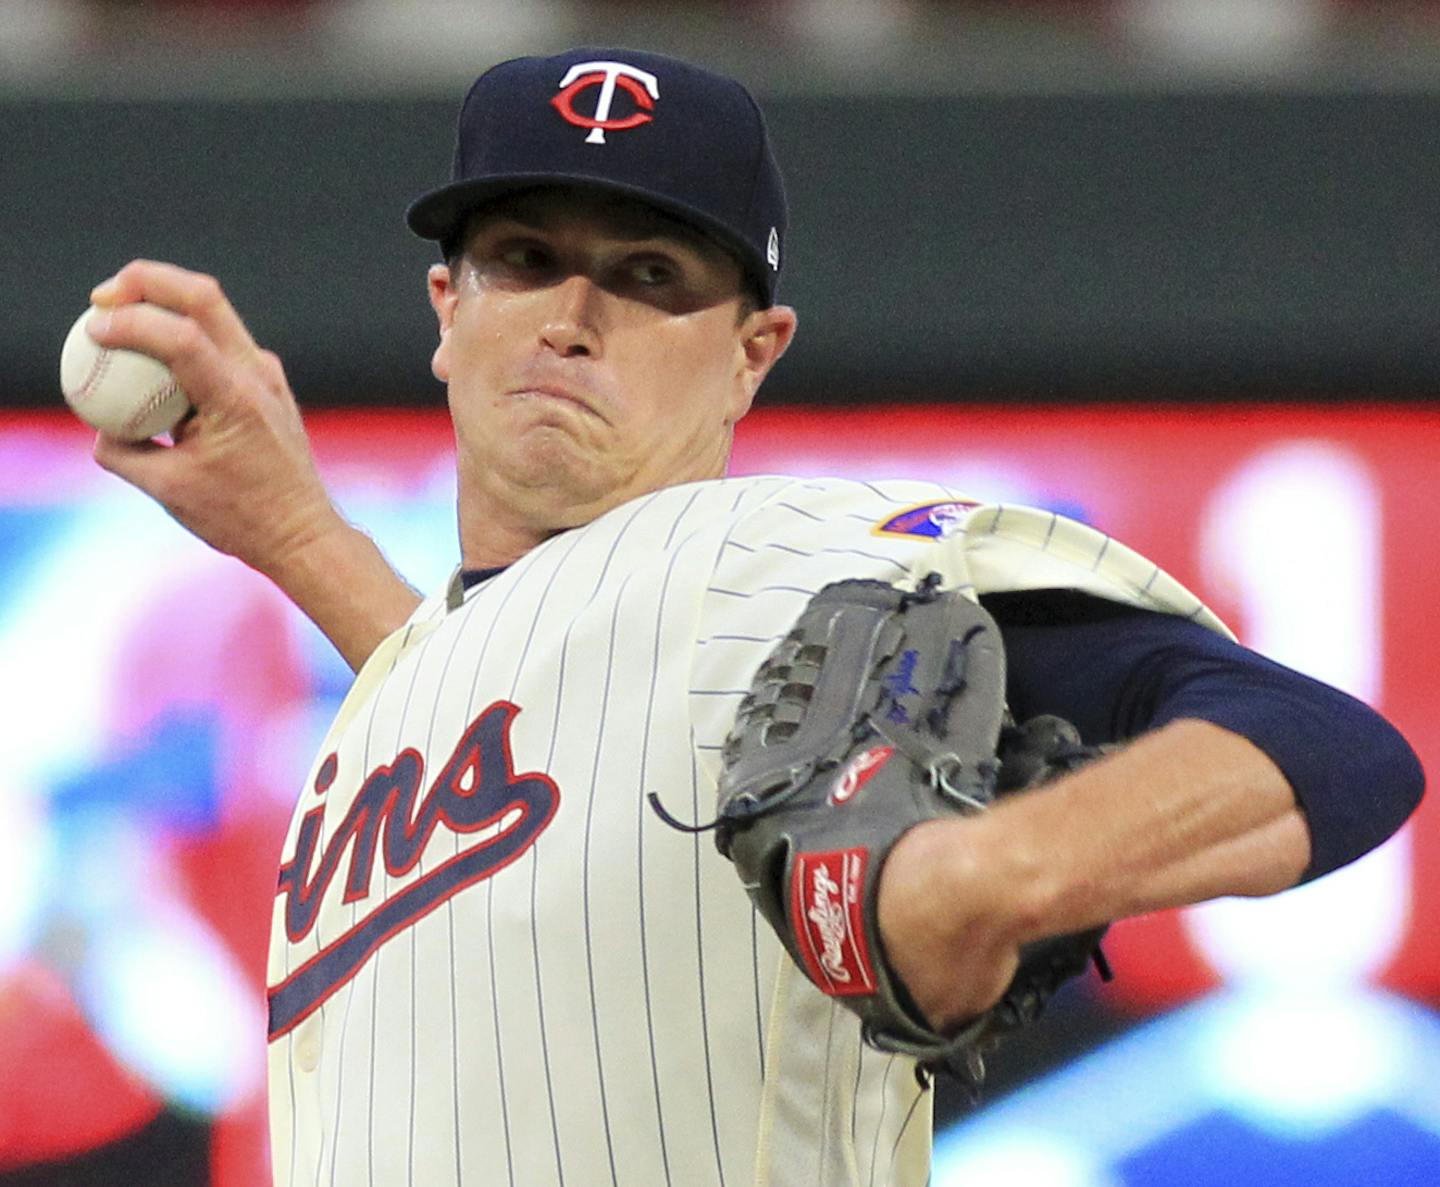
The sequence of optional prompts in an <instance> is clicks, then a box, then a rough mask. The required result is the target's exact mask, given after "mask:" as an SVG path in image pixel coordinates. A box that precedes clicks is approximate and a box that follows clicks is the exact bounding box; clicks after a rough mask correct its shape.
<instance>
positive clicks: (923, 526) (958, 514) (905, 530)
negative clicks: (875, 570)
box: [871, 499, 980, 540]
mask: <svg viewBox="0 0 1440 1187" xmlns="http://www.w3.org/2000/svg"><path fill="white" fill-rule="evenodd" d="M978 506H980V504H979V503H978V502H976V501H975V500H973V499H942V500H941V501H939V502H936V503H920V504H918V505H916V506H914V507H907V508H905V510H904V511H900V512H898V513H896V514H895V515H892V516H891V517H890V518H889V519H886V520H883V521H881V522H880V523H877V524H876V525H875V526H874V527H873V528H872V529H871V532H872V533H873V534H874V535H876V536H919V537H921V538H922V539H926V540H938V539H939V538H940V537H942V536H948V535H949V534H950V533H951V532H953V531H954V530H955V529H956V527H958V526H959V523H960V521H961V520H962V519H964V518H965V516H966V515H967V514H968V513H969V512H970V510H971V509H972V508H975V507H978Z"/></svg>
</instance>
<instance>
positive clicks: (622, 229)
mask: <svg viewBox="0 0 1440 1187" xmlns="http://www.w3.org/2000/svg"><path fill="white" fill-rule="evenodd" d="M507 223H508V224H510V225H512V226H515V227H519V228H521V229H522V230H525V231H532V232H536V233H540V234H545V233H549V232H553V231H554V230H555V228H554V227H553V226H551V225H550V224H549V223H548V221H547V220H545V219H543V218H541V219H534V218H527V217H526V216H525V215H523V214H519V213H514V214H512V213H509V212H500V211H497V212H495V213H494V214H493V215H491V216H490V218H488V219H486V220H485V222H484V223H483V224H482V225H481V227H480V228H479V229H480V230H481V231H482V232H483V231H489V230H494V229H495V228H496V227H499V228H500V229H501V230H503V229H504V226H505V224H507ZM645 224H648V225H645ZM604 231H605V233H606V234H607V235H612V236H614V238H616V239H620V240H623V241H624V242H626V243H643V242H649V241H661V242H665V243H671V244H674V245H675V246H677V247H682V248H687V249H688V250H690V251H691V252H693V253H694V254H695V255H697V256H700V257H701V258H702V259H703V258H708V257H710V256H712V255H715V256H718V257H723V256H724V255H725V252H724V249H723V248H721V247H720V246H719V245H718V244H714V243H711V242H710V240H708V239H707V238H705V236H704V235H702V234H701V233H700V232H698V231H692V230H691V229H690V228H689V227H687V226H686V225H685V224H684V223H681V222H678V221H673V220H662V219H658V218H657V219H656V220H655V221H654V222H653V223H651V222H650V221H649V220H648V219H647V220H644V223H642V222H641V221H640V220H635V221H632V220H629V219H627V220H624V221H623V222H622V221H621V220H615V221H614V222H611V221H610V220H608V219H607V220H605V227H604Z"/></svg>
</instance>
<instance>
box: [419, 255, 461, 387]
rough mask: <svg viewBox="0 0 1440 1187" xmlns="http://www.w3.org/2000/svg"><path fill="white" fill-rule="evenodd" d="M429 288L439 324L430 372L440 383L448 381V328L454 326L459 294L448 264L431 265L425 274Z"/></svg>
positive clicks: (431, 304)
mask: <svg viewBox="0 0 1440 1187" xmlns="http://www.w3.org/2000/svg"><path fill="white" fill-rule="evenodd" d="M425 279H426V282H427V283H428V285H429V288H430V308H431V309H433V310H435V319H436V321H438V322H439V323H440V343H439V345H438V346H436V347H435V354H434V355H433V356H432V357H431V359H430V371H431V373H432V374H433V375H434V376H435V378H436V379H438V380H439V381H440V382H441V383H448V382H449V381H450V327H451V326H453V325H454V324H455V305H456V302H458V301H459V300H460V292H459V289H458V288H457V287H456V285H455V282H454V280H452V279H451V276H450V266H449V265H448V264H431V265H430V270H429V272H427V273H426V274H425Z"/></svg>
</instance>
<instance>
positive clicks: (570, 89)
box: [550, 62, 660, 144]
mask: <svg viewBox="0 0 1440 1187" xmlns="http://www.w3.org/2000/svg"><path fill="white" fill-rule="evenodd" d="M591 87H599V88H600V93H599V95H598V96H596V98H595V114H594V115H593V116H585V115H581V114H580V113H579V112H578V111H576V110H575V100H576V99H577V98H578V97H579V95H580V94H581V93H582V92H584V91H587V90H589V89H590V88H591ZM616 87H619V88H620V89H621V90H623V91H625V92H626V93H627V94H628V95H629V96H630V98H631V99H633V100H634V101H635V102H634V107H635V110H634V111H632V112H631V114H630V115H628V116H624V117H622V118H619V119H611V118H610V115H611V111H610V109H611V106H612V105H613V104H614V102H615V88H616ZM658 98H660V84H659V80H658V79H656V77H655V76H654V75H653V74H651V73H649V72H648V71H645V70H640V69H638V68H637V67H635V66H629V65H626V64H625V63H624V62H577V63H576V64H575V65H574V66H571V67H570V69H569V70H567V71H565V76H564V77H563V78H562V79H561V80H560V93H559V94H558V95H556V96H555V97H554V98H553V99H551V100H550V102H551V103H552V104H554V106H555V110H556V111H558V112H559V113H560V114H561V115H562V116H564V117H565V118H566V119H567V120H569V121H570V122H571V123H572V124H574V125H575V126H576V127H577V128H589V129H590V135H588V136H587V137H585V143H586V144H604V143H605V133H606V132H624V131H628V130H629V129H630V128H638V127H639V126H640V125H641V124H648V123H649V122H650V121H651V120H652V119H653V118H654V117H653V116H651V115H650V114H649V112H650V111H651V110H652V109H653V108H654V106H655V100H656V99H658Z"/></svg>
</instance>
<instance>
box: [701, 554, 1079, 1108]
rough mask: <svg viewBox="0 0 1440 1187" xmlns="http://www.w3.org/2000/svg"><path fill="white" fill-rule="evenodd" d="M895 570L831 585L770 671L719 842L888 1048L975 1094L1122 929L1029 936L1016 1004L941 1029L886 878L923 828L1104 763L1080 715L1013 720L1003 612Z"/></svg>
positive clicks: (826, 980)
mask: <svg viewBox="0 0 1440 1187" xmlns="http://www.w3.org/2000/svg"><path fill="white" fill-rule="evenodd" d="M939 581H940V579H939V577H938V576H937V575H934V574H932V575H931V576H930V577H929V578H927V579H926V580H925V581H924V582H922V583H921V585H920V587H919V589H918V590H917V591H916V592H913V593H912V592H907V591H903V590H899V589H896V588H894V587H893V586H890V585H886V584H884V583H883V582H878V581H862V580H852V581H842V582H839V583H837V584H834V585H830V586H827V587H826V588H825V589H822V590H821V591H820V592H819V593H818V594H816V595H815V597H814V598H813V599H812V600H811V601H810V604H809V605H808V606H807V608H806V609H805V611H804V612H803V613H802V614H801V616H800V618H799V620H798V621H797V622H796V624H795V626H794V628H793V629H792V630H791V631H790V633H789V634H788V635H787V636H786V637H785V639H784V640H782V641H781V642H780V643H779V644H778V645H777V646H776V648H775V649H774V651H772V652H771V654H770V656H769V658H767V659H766V661H765V662H764V663H763V664H762V665H761V667H760V670H759V671H758V672H757V673H756V675H755V679H754V681H753V683H752V684H751V687H750V690H749V692H748V693H747V695H746V696H745V698H744V700H743V701H742V703H741V706H740V710H739V713H738V715H737V717H736V721H735V725H734V727H733V728H732V730H731V732H730V736H729V738H728V739H727V741H726V743H725V747H724V755H723V756H724V772H723V774H722V776H721V779H720V796H719V819H718V823H717V827H716V842H717V844H718V845H719V848H720V852H721V853H723V854H724V855H725V856H726V857H728V858H729V859H730V860H731V861H733V862H734V863H735V867H736V870H737V872H738V873H739V875H740V878H741V880H742V881H743V883H744V885H745V889H746V890H747V891H748V892H749V894H750V897H751V899H752V900H753V901H754V903H755V905H756V906H757V907H758V908H759V910H760V911H761V913H762V914H763V915H764V916H765V918H766V919H767V920H769V922H770V926H771V927H773V928H774V929H775V932H776V934H777V935H778V936H779V937H780V939H781V941H782V942H783V943H784V944H785V947H786V948H787V949H789V951H790V955H791V956H792V957H793V958H794V959H795V961H796V963H797V964H798V965H799V966H800V967H801V968H802V969H803V970H804V971H805V974H806V975H807V976H808V977H809V978H810V980H811V981H812V982H814V984H815V985H817V986H818V987H819V988H820V989H821V990H823V991H824V992H825V993H827V994H830V995H831V996H833V997H835V998H837V999H838V1000H839V1001H840V1002H841V1003H843V1004H844V1005H845V1006H846V1007H848V1008H849V1009H850V1010H852V1011H853V1012H854V1013H855V1014H857V1015H859V1017H860V1019H861V1021H862V1024H863V1029H864V1034H865V1037H866V1039H867V1041H868V1042H870V1043H871V1045H873V1046H875V1047H878V1048H880V1049H882V1050H887V1051H896V1052H902V1053H904V1054H907V1055H911V1056H914V1057H915V1058H916V1060H917V1061H918V1062H919V1065H920V1068H921V1070H922V1073H928V1072H930V1071H934V1070H944V1071H948V1072H951V1073H952V1074H954V1075H956V1076H957V1077H959V1078H960V1079H961V1080H962V1081H964V1082H966V1083H968V1084H970V1085H971V1086H972V1088H973V1087H975V1086H978V1084H979V1083H980V1081H981V1080H982V1079H983V1077H984V1074H985V1067H984V1061H983V1055H984V1054H985V1053H986V1052H988V1051H989V1050H990V1049H991V1048H992V1047H993V1046H994V1045H995V1044H996V1043H997V1042H998V1040H999V1039H1000V1038H1002V1037H1003V1036H1004V1035H1005V1034H1007V1033H1009V1032H1011V1031H1014V1030H1017V1029H1019V1028H1020V1027H1023V1026H1028V1025H1029V1024H1030V1023H1032V1022H1033V1021H1034V1020H1035V1019H1036V1017H1037V1016H1038V1015H1039V1013H1040V1011H1041V1009H1042V1008H1043V1007H1044V1005H1045V1003H1046V1001H1047V1000H1048V999H1049V998H1050V996H1051V995H1052V994H1053V993H1054V991H1055V989H1056V988H1057V987H1058V986H1059V985H1060V984H1061V982H1063V981H1065V980H1066V979H1068V978H1070V977H1073V976H1076V975H1077V974H1079V973H1081V972H1083V971H1084V969H1085V967H1086V965H1087V964H1088V963H1089V962H1090V961H1091V960H1092V959H1094V960H1095V961H1096V963H1097V967H1099V968H1100V971H1101V973H1102V975H1106V976H1108V970H1107V969H1106V968H1105V966H1104V963H1103V958H1102V957H1101V956H1100V953H1099V941H1100V937H1101V935H1102V934H1103V932H1104V928H1097V929H1095V930H1092V931H1087V932H1084V933H1078V934H1074V935H1066V936H1058V937H1055V938H1054V939H1049V940H1044V941H1041V942H1038V943H1035V944H1032V945H1028V946H1027V947H1026V948H1025V949H1024V950H1023V951H1022V953H1021V963H1020V968H1019V971H1018V972H1017V973H1016V974H1015V977H1014V979H1013V981H1012V982H1011V984H1010V986H1009V988H1008V989H1007V990H1006V991H1005V993H1004V995H1003V996H1002V997H1001V999H1000V1000H999V1002H997V1003H996V1004H995V1005H994V1006H993V1007H992V1008H991V1009H989V1010H987V1011H986V1012H985V1013H984V1014H982V1015H980V1016H979V1017H977V1018H974V1019H971V1020H969V1021H968V1022H966V1023H965V1024H964V1025H963V1026H961V1027H960V1028H959V1029H958V1030H957V1031H955V1032H954V1033H952V1034H937V1033H936V1032H935V1031H933V1030H932V1029H931V1028H930V1027H929V1025H927V1023H926V1022H925V1020H924V1018H923V1017H922V1016H921V1015H920V1013H919V1011H918V1010H917V1009H916V1007H915V1006H914V1004H913V1002H912V1001H911V1000H910V997H909V995H908V994H907V993H906V990H905V987H904V985H903V984H901V982H900V979H899V978H898V977H897V976H896V975H895V974H894V973H893V972H892V970H891V969H890V967H889V965H888V963H887V961H886V957H885V951H884V947H883V945H882V944H881V940H880V932H879V925H878V922H877V918H876V899H877V895H878V887H879V883H880V871H881V869H882V867H883V865H884V862H885V858H886V856H887V854H888V853H889V852H890V849H891V847H892V846H894V844H895V842H896V841H898V840H899V838H900V836H901V835H902V834H903V833H905V832H906V831H907V830H908V829H910V828H913V827H914V826H915V825H917V824H920V823H922V822H923V821H926V820H931V819H933V818H936V817H941V816H953V815H966V814H970V813H975V812H981V811H984V810H985V809H986V808H987V807H988V806H989V805H990V804H991V803H992V801H993V800H994V798H995V797H996V796H997V795H1005V794H1009V793H1012V792H1015V791H1018V790H1020V789H1022V788H1026V787H1033V786H1035V785H1036V784H1038V783H1042V782H1044V781H1045V780H1047V779H1049V778H1052V777H1053V776H1055V775H1057V774H1060V773H1063V772H1065V771H1068V770H1071V769H1072V768H1074V767H1075V766H1078V765H1080V764H1081V763H1083V762H1085V761H1088V760H1089V759H1090V758H1092V757H1093V756H1094V754H1095V753H1096V751H1094V750H1091V749H1088V748H1086V747H1085V746H1083V745H1082V744H1081V741H1080V738H1079V735H1078V734H1077V733H1076V732H1075V730H1074V728H1073V727H1072V726H1070V725H1069V723H1067V722H1064V721H1061V720H1060V719H1059V718H1054V717H1042V718H1035V719H1033V720H1032V721H1030V722H1027V723H1025V724H1024V725H1023V726H1015V725H1013V724H1011V723H1010V722H1009V720H1008V718H1007V715H1006V710H1005V654H1004V649H1003V646H1002V643H1001V638H1000V630H999V627H998V626H997V625H996V624H995V621H994V620H993V619H992V618H991V617H990V615H989V614H988V613H986V611H985V610H984V609H982V608H981V607H980V606H978V605H976V604H975V603H974V602H972V601H970V600H969V599H967V598H965V597H964V596H963V595H961V594H958V593H954V592H941V591H940V590H939V589H938V585H939Z"/></svg>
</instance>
